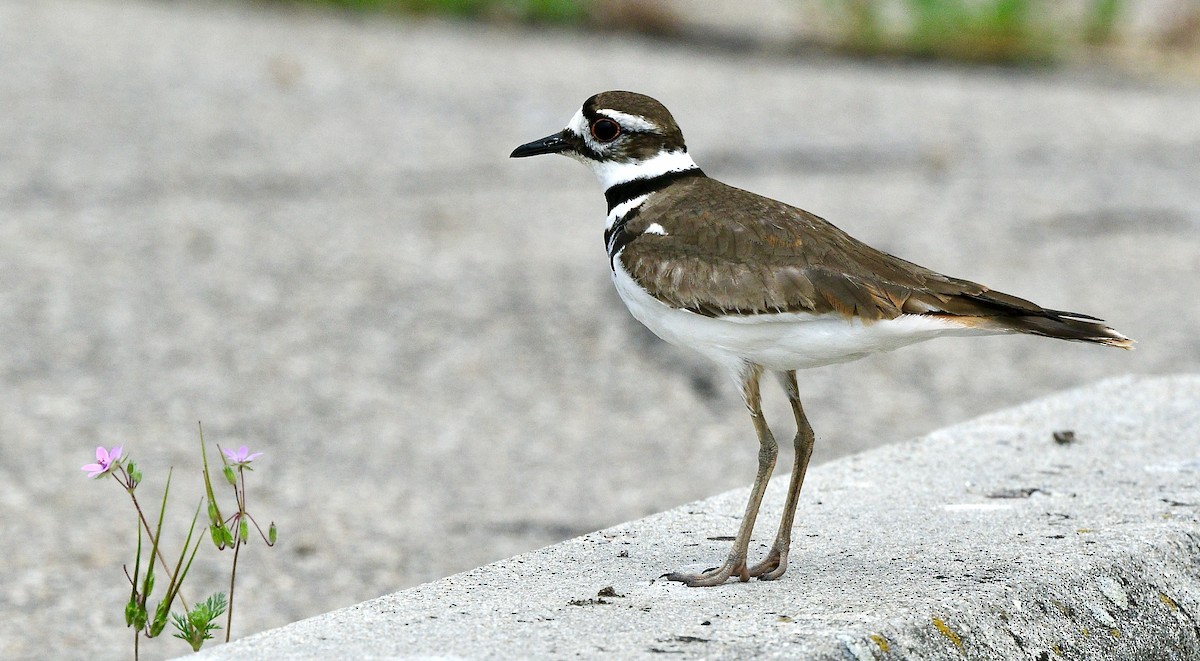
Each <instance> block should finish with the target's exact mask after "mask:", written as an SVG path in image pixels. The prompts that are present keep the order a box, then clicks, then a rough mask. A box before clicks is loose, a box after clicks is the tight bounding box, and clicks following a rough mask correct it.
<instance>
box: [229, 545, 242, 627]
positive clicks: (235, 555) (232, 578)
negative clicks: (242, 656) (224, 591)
mask: <svg viewBox="0 0 1200 661" xmlns="http://www.w3.org/2000/svg"><path fill="white" fill-rule="evenodd" d="M243 543H244V542H243V540H242V539H241V538H240V537H239V538H238V539H237V541H235V542H234V543H233V544H234V546H233V569H231V570H230V571H229V610H228V611H226V613H225V642H227V643H228V642H229V636H230V635H232V634H233V586H234V582H235V580H236V578H237V561H238V553H239V552H240V551H241V550H242V544H243Z"/></svg>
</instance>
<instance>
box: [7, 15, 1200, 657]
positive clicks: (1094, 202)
mask: <svg viewBox="0 0 1200 661" xmlns="http://www.w3.org/2000/svg"><path fill="white" fill-rule="evenodd" d="M0 64H2V66H0V99H3V106H2V107H3V110H2V111H0V285H2V286H0V338H3V346H4V351H3V352H0V401H2V404H0V480H2V482H3V484H4V485H5V486H4V488H3V489H0V508H2V510H0V514H2V516H0V540H3V541H0V544H3V551H4V555H5V558H6V565H7V567H6V571H5V572H4V573H3V578H0V588H2V589H0V619H2V620H3V621H4V622H5V623H6V626H5V628H4V632H3V633H0V657H3V658H84V657H86V658H125V657H128V656H129V653H128V652H129V650H128V644H129V641H130V636H129V634H128V631H127V630H125V629H124V628H123V626H122V625H123V615H122V608H123V604H124V600H125V599H126V598H127V597H128V586H127V584H126V583H125V580H124V578H123V575H122V573H121V565H122V564H123V563H127V562H131V560H132V557H133V551H134V545H135V542H134V539H135V538H134V535H133V529H134V519H133V513H132V508H131V507H130V505H129V502H128V498H127V496H126V495H125V494H123V493H121V490H120V489H119V488H118V487H117V486H116V485H115V484H114V483H111V482H109V481H101V482H91V481H88V480H87V479H86V476H85V474H84V473H82V472H81V471H80V470H79V467H80V466H82V465H84V464H86V463H90V462H91V461H92V459H93V456H94V455H93V453H94V449H95V447H96V446H97V445H101V444H103V445H105V446H113V445H123V446H124V448H125V451H126V453H127V454H131V455H133V456H134V457H135V458H136V459H137V460H138V462H139V464H140V466H141V467H142V469H143V471H144V472H145V474H146V479H145V482H144V483H143V486H142V487H140V491H141V492H142V498H143V502H144V503H146V502H148V503H153V502H155V499H156V498H157V497H158V495H159V494H160V493H161V489H162V487H163V485H164V483H165V478H166V472H167V467H168V466H174V468H175V473H174V480H173V482H172V486H171V489H172V500H171V505H170V507H169V508H168V512H167V516H168V523H169V528H168V533H169V538H168V539H166V540H165V541H164V545H165V546H166V547H167V548H168V552H169V553H175V552H177V549H178V547H179V544H180V543H181V541H182V534H181V533H182V529H183V528H184V527H185V522H186V520H188V517H189V516H190V514H191V512H192V509H193V508H194V507H195V505H196V503H197V502H198V499H199V496H200V493H201V487H200V480H199V477H198V464H199V458H198V439H197V433H196V423H197V421H202V422H203V424H204V431H205V437H206V439H207V440H208V441H209V442H210V443H219V444H221V446H222V447H236V446H239V445H248V446H249V447H250V449H251V450H253V451H261V452H263V453H264V455H263V456H262V457H261V458H260V459H258V460H257V461H256V462H255V464H254V465H255V468H256V470H255V471H254V473H253V474H252V475H251V481H250V484H249V491H250V496H249V503H248V504H249V508H250V511H251V513H253V514H254V515H255V517H256V518H257V519H258V520H259V521H260V522H262V523H264V525H265V523H266V522H267V521H270V520H274V521H276V522H277V523H278V525H279V530H280V542H279V545H278V547H277V548H275V549H273V550H267V549H265V548H264V547H263V546H262V544H260V543H252V544H251V545H250V546H249V547H247V548H246V550H245V551H244V552H243V553H242V556H241V560H240V565H239V579H238V601H237V611H236V615H235V618H234V635H235V637H241V636H245V635H248V634H250V633H252V632H255V631H259V630H262V629H264V628H268V627H272V626H278V625H282V624H285V623H287V622H290V621H293V620H296V619H299V618H302V617H305V616H309V615H313V614H316V613H321V612H325V611H328V610H332V609H334V608H338V607H342V606H346V605H350V604H353V603H356V602H359V601H362V600H365V599H368V598H371V597H374V596H377V595H380V594H384V593H389V592H394V591H396V590H400V589H403V588H405V587H409V586H412V585H415V584H418V583H421V582H425V581H428V580H431V579H435V578H438V577H441V576H444V575H447V574H450V573H454V572H458V571H462V570H465V569H469V568H472V567H476V566H479V565H482V564H485V563H487V562H489V561H492V560H496V559H499V558H502V557H506V556H509V555H512V554H515V553H519V552H522V551H525V550H529V549H532V548H536V547H539V546H543V545H546V544H550V543H553V542H556V541H559V540H562V539H565V538H569V537H571V536H574V535H579V534H582V533H585V532H589V531H592V530H596V529H599V528H602V527H605V526H608V525H612V524H615V523H618V522H621V521H625V520H628V519H632V518H636V517H640V516H643V515H646V514H649V513H652V512H656V511H661V510H664V509H667V508H670V507H673V506H677V505H680V504H682V503H686V502H688V501H691V500H695V499H699V498H703V497H706V496H710V495H713V494H716V493H719V492H722V491H725V490H728V489H731V488H735V487H740V486H744V485H747V484H749V482H750V481H751V480H752V478H753V473H754V464H755V458H756V444H755V438H754V435H753V430H752V428H751V426H750V423H749V421H748V419H747V416H746V415H745V412H744V411H743V409H742V405H741V403H740V399H739V398H738V396H737V394H736V391H735V389H734V388H733V387H732V385H731V384H729V383H726V380H725V377H724V376H723V375H722V374H719V373H717V372H716V371H715V370H714V369H712V368H711V367H710V366H708V365H707V364H705V363H704V362H703V361H701V360H700V359H698V358H695V357H693V356H690V355H687V354H684V353H681V352H679V351H677V350H675V349H672V348H670V347H668V346H667V345H665V344H663V343H661V342H659V341H658V340H657V339H656V338H654V337H653V336H651V335H649V333H648V332H647V331H645V330H644V329H642V328H641V327H640V326H639V325H638V324H637V322H635V321H634V320H633V319H632V318H630V317H629V315H628V313H627V312H626V310H625V309H624V306H623V305H622V304H621V303H620V301H619V299H618V298H617V296H616V294H615V292H614V291H613V290H612V286H611V283H610V282H609V272H608V268H607V264H606V259H605V253H604V248H603V241H602V226H603V217H604V212H605V207H604V200H603V197H602V195H601V192H600V191H599V190H598V187H597V186H596V184H595V182H594V180H593V179H592V176H591V175H590V173H588V172H587V171H586V169H585V168H582V167H580V166H579V165H578V164H575V163H573V162H570V161H568V160H566V159H555V158H549V157H547V158H544V159H530V160H525V161H511V160H509V159H508V158H507V156H508V153H509V152H510V151H511V150H512V148H513V147H515V146H516V145H518V144H521V143H523V142H526V141H528V140H532V139H535V138H539V137H541V136H544V135H546V134H548V133H550V132H552V131H556V130H558V129H560V128H561V127H562V126H563V125H564V124H565V123H566V121H567V120H568V119H569V118H570V117H571V115H572V114H573V113H574V112H575V110H576V109H577V108H578V107H579V105H580V103H582V101H583V100H584V99H585V98H587V97H588V96H590V95H591V94H594V93H596V92H599V91H603V90H606V89H631V90H635V91H640V92H643V93H647V94H650V95H651V96H654V97H656V98H658V99H659V100H660V101H662V102H664V103H665V104H666V105H667V106H668V107H669V108H671V109H672V111H673V112H674V113H675V116H676V119H677V120H678V121H679V123H680V125H681V126H682V127H683V129H684V133H685V135H686V136H687V138H688V142H689V145H690V147H691V153H692V154H693V155H694V156H695V158H696V160H697V162H699V163H700V165H701V166H702V167H704V169H705V170H706V171H707V172H708V173H709V174H710V175H713V176H715V177H718V178H720V179H722V180H724V181H726V182H728V183H731V184H733V185H736V186H739V187H743V188H748V189H751V190H754V191H756V192H759V193H763V194H766V195H769V196H771V197H775V198H778V199H782V200H784V201H787V202H789V203H793V204H796V205H798V206H802V207H804V208H806V209H808V210H810V211H813V212H814V213H817V214H819V215H821V216H823V217H825V218H827V219H829V220H831V221H832V222H834V223H835V224H837V225H838V226H839V227H841V228H842V229H845V230H847V231H849V232H850V233H851V234H853V235H855V236H857V237H859V238H861V239H863V240H865V241H866V242H868V243H870V244H872V245H874V246H876V247H878V248H881V249H883V250H886V251H888V252H892V253H895V254H898V255H900V256H902V257H905V258H907V259H910V260H912V261H915V262H917V263H920V264H922V265H925V266H928V267H930V268H934V269H936V270H939V271H942V272H946V273H949V274H951V275H955V276H959V277H965V278H969V279H973V280H977V281H980V282H983V283H985V284H988V285H990V286H993V287H995V288H997V289H1001V290H1003V291H1008V292H1010V293H1013V294H1016V295H1019V296H1023V297H1026V298H1030V299H1033V300H1035V301H1037V302H1039V303H1041V304H1043V305H1046V306H1049V307H1055V308H1061V309H1068V310H1075V311H1079V312H1084V313H1089V314H1093V315H1096V316H1100V317H1104V318H1106V319H1108V320H1109V321H1110V322H1111V323H1112V324H1113V325H1114V326H1115V327H1117V328H1118V329H1120V330H1122V331H1123V332H1125V333H1126V334H1128V335H1130V336H1132V337H1134V338H1136V339H1137V340H1138V341H1139V344H1138V348H1137V350H1136V351H1134V352H1122V351H1116V350H1111V349H1104V348H1100V347H1095V346H1084V345H1075V344H1069V343H1062V342H1051V341H1048V340H1044V339H1039V338H1028V337H1020V338H1007V337H997V338H983V339H972V340H963V339H949V340H940V341H937V342H932V343H927V344H924V345H920V346H916V347H912V348H908V349H905V350H903V351H900V352H896V353H893V354H889V355H882V356H875V357H871V358H868V359H865V360H862V361H859V362H857V363H851V364H846V365H840V366H831V367H827V368H821V369H817V370H811V371H809V372H806V373H802V374H801V394H802V396H803V398H804V401H805V405H806V409H807V410H808V413H809V417H810V420H811V421H812V423H813V425H814V427H815V429H816V431H817V449H816V456H815V460H816V461H817V462H825V461H829V460H831V459H834V458H836V457H839V456H844V455H846V454H849V453H853V452H859V451H863V450H866V449H869V448H871V447H876V446H879V445H882V444H886V443H891V442H896V441H901V440H905V439H908V438H912V437H914V436H918V435H920V434H923V433H926V432H928V431H931V430H933V429H936V428H939V427H943V426H946V425H949V424H952V423H955V422H958V421H962V420H965V419H967V418H970V417H972V416H976V415H979V414H983V413H986V412H989V411H993V410H996V409H999V408H1004V407H1008V406H1012V405H1015V404H1017V403H1020V402H1023V401H1026V400H1028V399H1032V398H1035V397H1038V396H1040V395H1045V394H1048V393H1051V392H1054V391H1057V390H1061V389H1066V388H1071V387H1076V386H1080V385H1083V384H1086V383H1090V382H1093V381H1096V380H1098V379H1103V378H1105V377H1110V376H1115V375H1120V374H1126V373H1140V374H1162V373H1172V372H1188V371H1190V372H1195V371H1197V370H1198V369H1200V340H1198V339H1197V337H1196V334H1195V329H1196V328H1197V327H1200V311H1198V310H1197V306H1196V305H1195V302H1194V298H1195V295H1194V289H1195V287H1196V285H1197V284H1198V280H1200V185H1197V184H1198V182H1200V176H1198V173H1200V2H1197V1H1195V0H1125V1H1120V0H1078V1H1074V0H1072V1H1069V2H1051V1H1049V0H1046V1H1037V0H1023V1H1022V0H892V1H887V0H878V1H872V0H742V1H741V2H738V3H728V2H718V1H715V0H712V1H709V0H661V1H657V2H655V1H651V0H643V1H641V2H636V1H634V0H627V1H623V0H594V1H592V2H584V1H582V0H579V1H570V0H526V1H523V2H518V1H508V2H501V1H499V0H495V1H491V0H442V1H437V0H390V1H388V0H345V1H343V2H332V1H330V2H324V1H314V2H286V3H284V2H262V1H259V2H249V1H248V2H238V1H236V0H220V1H216V0H213V1H209V0H203V1H195V2H189V3H168V2H156V1H153V0H3V1H0ZM766 397H767V398H768V410H767V415H768V420H770V421H772V422H773V423H774V426H775V429H776V430H777V436H779V437H780V438H790V436H791V434H792V433H793V429H792V428H791V416H790V413H789V411H788V408H787V406H786V402H784V400H783V398H782V396H781V395H780V394H779V393H777V392H776V391H775V389H774V388H768V392H767V393H766ZM1079 442H1080V443H1083V444H1086V442H1087V440H1086V438H1085V439H1081V440H1080V441H1079ZM213 458H214V457H213V456H212V455H210V459H213ZM790 462H791V456H790V449H789V450H788V451H785V453H784V454H783V455H782V456H781V457H780V462H779V465H780V466H782V467H783V468H782V469H781V470H782V471H786V470H787V467H788V466H790ZM1004 471H1005V467H1003V466H979V474H980V480H981V481H986V480H987V479H989V476H992V475H996V474H1005V473H1004ZM226 500H228V499H226ZM740 514H741V513H740V512H731V516H730V534H731V535H732V534H733V533H734V532H735V527H736V525H737V521H738V518H739V517H740ZM776 516H778V513H777V512H775V511H770V508H768V510H767V511H764V514H763V516H762V519H761V520H763V521H768V522H770V521H773V520H774V518H775V517H776ZM803 521H804V502H803V498H802V500H801V510H800V514H799V520H798V526H799V529H800V530H802V529H803V525H804V524H803ZM172 522H173V523H172ZM768 525H769V524H768ZM764 534H765V535H767V536H769V533H764ZM711 543H712V544H713V545H714V547H713V552H714V553H720V552H721V550H720V549H723V545H724V544H725V543H724V542H711ZM755 543H756V544H757V543H758V539H757V538H756V542H755ZM795 554H796V558H797V562H799V563H800V566H802V564H803V545H802V544H799V548H797V550H796V551H795ZM228 562H229V558H228V554H224V555H220V554H218V553H216V552H215V551H214V550H213V549H212V548H211V547H208V546H205V547H203V548H202V549H201V551H200V555H199V556H198V558H197V560H196V566H195V568H194V569H193V575H192V576H191V577H190V578H189V579H188V580H189V585H188V586H186V587H185V589H184V593H185V595H187V597H188V599H189V601H191V602H194V601H198V600H200V599H201V598H203V597H204V596H206V595H207V594H209V593H210V592H212V591H215V590H220V589H224V586H223V585H222V580H223V578H222V577H223V576H227V574H224V573H223V572H222V571H221V570H222V569H223V568H225V567H227V566H228ZM646 578H647V579H649V578H651V577H646ZM154 600H155V599H152V601H154ZM187 649H188V648H187V647H186V646H185V645H183V644H182V643H179V642H178V641H174V640H171V639H167V640H162V641H152V642H151V643H149V644H146V645H143V649H142V651H143V657H144V658H163V657H167V656H173V655H179V654H183V653H185V652H186V651H187Z"/></svg>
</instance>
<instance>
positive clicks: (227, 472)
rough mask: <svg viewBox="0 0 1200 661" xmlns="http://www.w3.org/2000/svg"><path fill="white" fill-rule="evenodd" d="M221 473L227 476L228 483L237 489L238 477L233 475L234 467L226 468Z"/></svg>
mask: <svg viewBox="0 0 1200 661" xmlns="http://www.w3.org/2000/svg"><path fill="white" fill-rule="evenodd" d="M221 472H222V473H224V474H225V481H226V482H228V483H230V484H232V485H233V486H235V487H236V486H237V475H235V474H234V473H233V466H226V467H224V468H222V469H221Z"/></svg>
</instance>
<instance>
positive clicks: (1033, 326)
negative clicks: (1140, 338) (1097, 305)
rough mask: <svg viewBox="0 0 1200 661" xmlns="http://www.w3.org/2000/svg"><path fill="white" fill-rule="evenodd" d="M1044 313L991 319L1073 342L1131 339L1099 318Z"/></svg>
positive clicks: (1125, 345) (1128, 345) (1125, 344)
mask: <svg viewBox="0 0 1200 661" xmlns="http://www.w3.org/2000/svg"><path fill="white" fill-rule="evenodd" d="M1045 312H1046V313H1045V314H1044V315H1024V316H1018V317H994V318H993V321H994V322H996V323H997V325H999V326H1001V327H1007V328H1009V329H1012V330H1014V331H1017V332H1019V333H1031V334H1033V335H1042V336H1045V337H1056V338H1058V339H1060V340H1072V341H1075V342H1093V343H1095V344H1103V345H1105V346H1109V347H1118V348H1121V349H1132V348H1133V342H1134V341H1133V340H1131V339H1129V338H1128V337H1125V336H1124V335H1122V334H1121V333H1119V332H1117V331H1116V330H1114V329H1112V328H1110V327H1108V326H1105V325H1104V323H1102V322H1103V320H1101V319H1097V318H1095V317H1089V316H1087V315H1086V314H1079V313H1076V312H1062V311H1059V310H1046V311H1045Z"/></svg>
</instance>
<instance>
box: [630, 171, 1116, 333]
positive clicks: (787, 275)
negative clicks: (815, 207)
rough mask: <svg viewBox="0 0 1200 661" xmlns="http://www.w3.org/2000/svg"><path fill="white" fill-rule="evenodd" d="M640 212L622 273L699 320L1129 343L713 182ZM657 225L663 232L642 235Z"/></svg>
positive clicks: (676, 191) (672, 193)
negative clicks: (840, 321) (935, 324)
mask: <svg viewBox="0 0 1200 661" xmlns="http://www.w3.org/2000/svg"><path fill="white" fill-rule="evenodd" d="M639 211H640V213H639V214H638V215H637V216H636V217H634V218H632V219H631V220H630V222H629V224H628V226H627V231H629V232H630V233H631V234H633V235H635V236H636V238H635V239H634V240H632V241H630V242H629V243H628V244H627V245H626V246H625V248H624V250H623V252H622V253H621V255H620V259H621V263H622V266H624V268H625V270H626V271H627V272H628V273H629V274H630V276H631V277H632V278H633V279H634V280H635V281H636V282H637V283H638V284H639V285H641V286H642V287H644V288H645V289H646V290H647V291H649V292H650V294H651V295H653V296H654V297H655V298H657V299H658V300H660V301H663V302H664V303H666V304H668V305H671V306H674V307H681V308H686V309H688V310H692V311H694V312H697V313H699V314H703V315H707V316H721V315H730V314H741V315H752V314H763V313H774V312H812V313H827V312H836V313H840V314H842V315H845V316H847V317H849V316H858V317H860V318H862V319H863V320H864V321H866V322H868V323H869V322H871V321H877V320H881V319H893V318H895V317H898V316H900V315H902V314H937V315H946V316H951V317H955V318H958V319H960V320H961V321H962V322H963V323H964V324H966V325H979V326H991V327H996V328H998V329H1001V330H1015V331H1020V332H1030V333H1037V334H1042V335H1050V336H1053V337H1064V339H1079V340H1084V341H1102V342H1104V343H1118V342H1117V340H1124V339H1125V338H1124V336H1121V335H1120V334H1119V333H1116V332H1115V331H1111V329H1107V327H1105V326H1102V325H1099V324H1096V323H1093V322H1094V321H1098V320H1095V319H1094V318H1093V317H1088V316H1087V315H1079V314H1073V313H1066V312H1059V311H1056V310H1047V309H1045V308H1042V307H1040V306H1038V305H1036V304H1034V303H1031V302H1030V301H1027V300H1025V299H1022V298H1018V297H1016V296H1010V295H1008V294H1004V293H1001V292H996V291H992V290H990V289H988V288H987V287H985V286H983V285H980V284H978V283H975V282H970V281H968V280H961V279H958V278H952V277H949V276H945V275H942V274H940V273H937V272H935V271H931V270H929V269H927V268H924V267H921V266H918V265H916V264H913V263H911V262H907V261H905V260H903V259H900V258H898V257H895V256H893V255H889V254H887V253H885V252H881V251H879V250H876V249H874V248H872V247H870V246H868V245H866V244H864V243H862V242H861V241H858V240H856V239H854V238H853V237H851V236H850V235H848V234H846V233H845V232H843V231H842V230H840V229H838V228H837V227H835V226H833V225H831V224H830V223H828V222H826V221H825V220H823V219H821V218H819V217H817V216H815V215H813V214H811V213H808V212H807V211H804V210H802V209H798V208H796V207H792V206H789V205H786V204H784V203H782V202H778V201H776V200H772V199H769V198H765V197H762V196H760V195H755V194H754V193H750V192H748V191H744V190H741V189H738V188H733V187H731V186H727V185H725V184H722V183H720V182H718V181H716V180H714V179H709V178H698V179H692V180H688V181H686V182H680V183H679V184H678V185H677V186H672V187H671V188H670V189H668V190H666V191H663V194H662V195H656V196H653V197H652V198H651V199H650V200H648V201H647V203H646V205H645V206H644V207H642V208H641V209H640V210H639ZM648 217H649V218H653V219H654V220H653V221H650V220H647V218H648ZM651 222H657V223H658V224H659V225H661V226H662V229H663V231H664V234H657V233H643V232H644V230H645V229H646V228H647V227H648V226H649V225H650V223H651ZM1038 320H1040V321H1038ZM1088 320H1091V321H1088ZM1101 329H1103V330H1101ZM1126 341H1127V340H1126Z"/></svg>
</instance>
